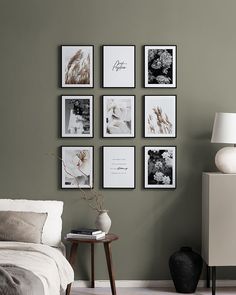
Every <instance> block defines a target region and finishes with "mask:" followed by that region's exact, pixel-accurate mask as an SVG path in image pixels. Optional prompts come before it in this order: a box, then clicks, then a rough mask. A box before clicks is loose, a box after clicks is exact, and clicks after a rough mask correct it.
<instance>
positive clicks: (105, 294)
mask: <svg viewBox="0 0 236 295" xmlns="http://www.w3.org/2000/svg"><path fill="white" fill-rule="evenodd" d="M173 294H177V293H176V292H175V290H173V289H170V288H117V295H173ZM178 294H179V293H178ZM195 294H196V295H211V290H210V289H199V290H198V291H197V292H196V293H195ZM230 294H234V295H235V294H236V288H230V287H227V288H217V292H216V295H230ZM71 295H111V289H110V288H95V289H91V288H77V289H76V288H74V289H73V290H72V292H71Z"/></svg>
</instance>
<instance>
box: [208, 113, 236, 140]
mask: <svg viewBox="0 0 236 295" xmlns="http://www.w3.org/2000/svg"><path fill="white" fill-rule="evenodd" d="M211 142H215V143H232V144H236V113H216V114H215V121H214V126H213V131H212V137H211Z"/></svg>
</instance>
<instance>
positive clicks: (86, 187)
mask: <svg viewBox="0 0 236 295" xmlns="http://www.w3.org/2000/svg"><path fill="white" fill-rule="evenodd" d="M64 148H74V149H76V148H77V149H80V148H84V149H86V148H90V149H91V151H92V153H91V154H92V157H91V160H92V165H91V168H92V172H91V175H92V181H91V185H88V186H80V187H79V186H71V187H69V186H64V185H63V175H64V173H65V169H64V165H66V163H65V160H64V159H63V149H64ZM60 159H61V189H63V190H64V189H69V190H71V189H79V190H80V189H83V190H84V189H92V188H94V146H88V145H80V146H74V145H63V146H61V155H60ZM66 169H67V168H66ZM63 172H64V173H63ZM69 173H70V172H69Z"/></svg>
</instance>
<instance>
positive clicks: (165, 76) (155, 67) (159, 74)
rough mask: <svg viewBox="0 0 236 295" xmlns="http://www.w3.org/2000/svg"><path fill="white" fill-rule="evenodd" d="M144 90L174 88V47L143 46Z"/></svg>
mask: <svg viewBox="0 0 236 295" xmlns="http://www.w3.org/2000/svg"><path fill="white" fill-rule="evenodd" d="M144 55H145V88H149V87H154V88H175V87H176V46H164V45H162V46H144Z"/></svg>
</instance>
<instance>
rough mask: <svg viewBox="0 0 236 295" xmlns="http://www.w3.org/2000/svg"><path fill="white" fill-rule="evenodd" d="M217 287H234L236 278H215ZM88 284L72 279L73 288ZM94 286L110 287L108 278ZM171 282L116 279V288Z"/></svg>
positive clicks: (168, 282) (169, 284)
mask: <svg viewBox="0 0 236 295" xmlns="http://www.w3.org/2000/svg"><path fill="white" fill-rule="evenodd" d="M216 285H217V286H218V287H236V280H217V281H216ZM89 286H90V282H89V281H80V280H78V281H74V283H73V288H86V287H89ZM95 286H96V287H98V288H99V287H100V288H106V287H110V282H109V281H108V280H97V281H95ZM173 286H174V285H173V282H172V281H171V280H160V281H159V280H158V281H155V280H153V281H140V280H116V287H118V288H172V287H173ZM205 286H206V281H205V280H200V281H199V283H198V287H200V288H202V287H205Z"/></svg>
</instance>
